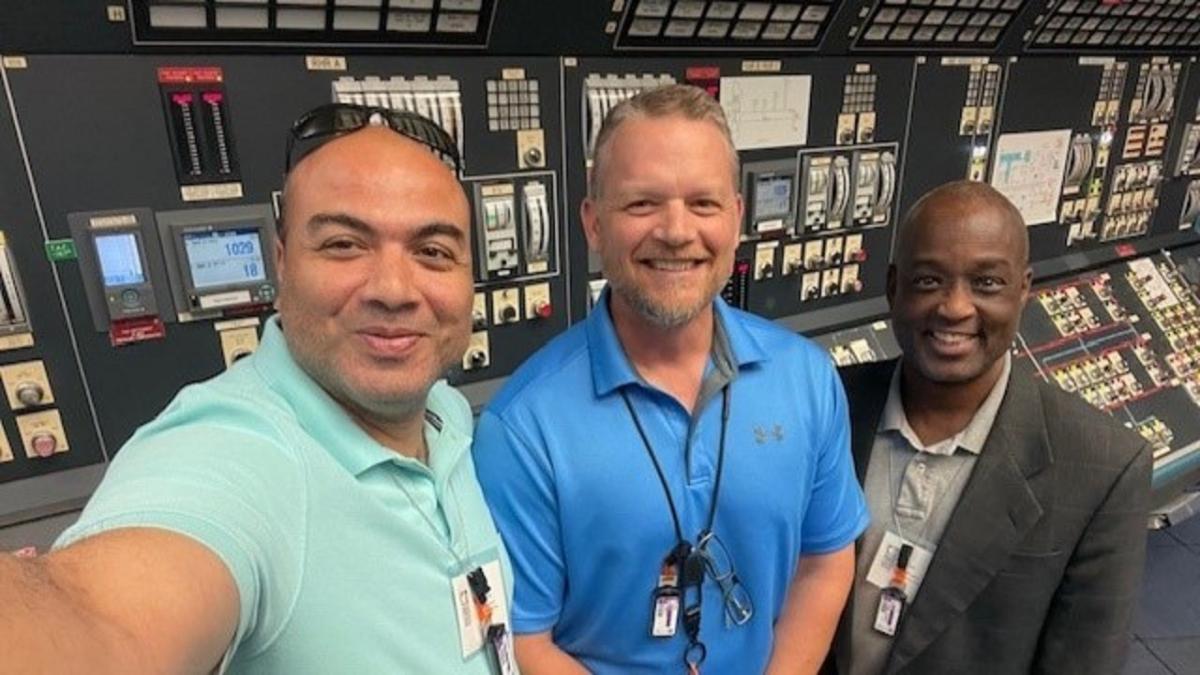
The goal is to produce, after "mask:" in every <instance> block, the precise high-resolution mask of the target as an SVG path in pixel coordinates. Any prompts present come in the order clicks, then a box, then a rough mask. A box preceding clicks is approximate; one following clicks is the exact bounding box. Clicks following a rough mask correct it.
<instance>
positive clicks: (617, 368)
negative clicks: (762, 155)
mask: <svg viewBox="0 0 1200 675" xmlns="http://www.w3.org/2000/svg"><path fill="white" fill-rule="evenodd" d="M605 297H607V296H605ZM714 306H715V308H716V318H717V320H718V321H719V322H720V326H721V328H722V329H723V330H722V332H723V334H724V336H723V337H724V341H725V342H726V343H727V344H728V347H729V350H728V351H729V356H730V360H731V362H732V365H733V368H734V372H733V374H732V377H733V379H732V381H731V383H730V385H729V386H730V410H729V412H730V418H729V421H728V429H727V434H728V437H727V441H726V456H725V466H724V475H723V478H722V484H721V496H720V501H719V502H718V505H719V508H718V509H717V514H716V520H715V524H714V527H713V530H714V532H715V533H716V535H717V537H719V538H720V540H721V541H722V542H723V543H724V545H725V547H726V548H727V549H728V551H729V553H730V556H731V558H732V560H733V564H734V567H735V568H736V571H737V574H738V576H739V577H740V578H741V580H742V582H743V584H744V586H745V588H746V590H747V591H748V592H749V594H750V596H751V598H752V600H753V604H754V616H753V618H752V619H751V620H750V621H749V623H747V624H745V625H743V626H729V625H727V624H726V621H725V616H724V613H723V605H722V601H721V593H720V591H719V590H718V588H717V586H716V584H715V583H714V582H713V581H712V580H711V579H709V580H708V581H706V582H705V586H704V593H703V609H702V627H701V640H702V641H703V642H704V643H705V644H706V645H707V647H708V660H707V661H706V662H705V664H704V668H703V670H704V672H711V673H719V674H721V673H757V672H762V670H763V668H764V667H765V666H766V664H767V661H768V659H769V657H770V653H771V646H772V640H773V630H774V624H775V621H776V619H777V618H778V617H779V614H780V612H781V610H782V607H783V603H784V599H785V597H786V595H787V590H788V585H789V583H790V582H791V581H792V578H793V575H794V574H795V570H796V565H797V562H798V559H799V558H800V556H802V555H807V554H818V553H827V552H831V551H835V550H838V549H841V548H842V547H844V546H846V545H848V544H850V543H851V542H853V541H854V540H855V538H856V537H857V536H858V535H859V533H861V532H862V531H863V529H864V528H865V527H866V524H867V510H866V506H865V503H864V500H863V496H862V491H861V489H860V488H859V485H858V483H857V481H856V479H855V476H854V470H853V465H852V461H851V458H850V451H849V433H848V419H847V412H846V401H845V394H844V393H843V391H842V387H841V383H840V381H839V379H838V377H837V374H836V372H835V371H834V368H833V365H832V363H831V362H830V359H829V357H828V356H827V355H826V354H825V352H824V351H823V350H821V349H820V348H819V347H817V346H816V345H814V344H813V343H812V342H809V341H808V340H805V339H803V338H800V337H798V336H796V335H794V334H792V333H790V332H788V331H786V330H784V329H782V328H780V327H779V326H777V325H775V324H773V323H771V322H768V321H766V320H764V319H761V318H759V317H756V316H753V315H750V314H747V313H744V312H740V311H737V310H734V309H731V308H729V307H727V306H726V305H725V304H724V303H723V302H721V301H720V300H717V301H716V302H715V305H714ZM598 307H599V308H600V309H598V310H597V311H595V312H593V313H592V314H591V315H590V316H589V317H588V319H587V320H586V321H584V322H582V323H580V324H578V325H576V326H574V327H573V328H571V329H570V330H569V331H567V332H566V333H564V334H563V335H561V336H559V337H558V338H556V339H555V340H554V341H552V342H551V343H550V344H549V345H547V346H546V347H544V348H543V349H542V350H541V351H539V352H538V353H537V354H535V355H534V356H533V357H532V358H531V359H529V360H528V361H527V362H526V363H525V364H524V365H523V366H522V367H521V368H520V369H519V370H518V371H517V372H516V373H515V374H514V375H513V376H512V377H511V378H509V380H508V382H507V384H506V385H505V387H504V388H503V389H502V390H501V391H500V393H499V394H498V395H497V396H496V397H495V398H494V399H493V400H492V401H491V403H490V404H489V405H488V407H487V408H486V410H485V411H484V412H483V415H482V416H481V417H480V420H479V423H478V425H477V427H476V432H475V444H474V455H475V465H476V471H477V473H478V476H479V479H480V482H481V484H482V485H483V490H484V495H485V496H486V497H487V500H488V504H489V506H491V508H492V514H493V516H494V517H495V519H496V523H497V526H498V527H499V528H500V532H501V534H502V536H503V537H504V540H505V542H506V544H507V547H508V551H509V554H510V555H511V557H512V561H513V567H514V570H515V575H516V598H515V607H514V627H515V629H516V631H517V632H518V633H537V632H542V631H551V632H552V635H553V639H554V642H555V643H556V644H557V645H558V646H559V647H561V648H562V649H564V650H565V651H567V652H568V653H570V654H572V655H573V656H574V657H575V658H577V659H579V660H581V661H582V662H583V663H584V664H585V665H586V666H587V667H588V668H590V669H591V670H592V671H593V672H596V673H602V674H603V673H614V674H615V673H625V674H628V673H646V674H650V673H655V674H657V673H664V672H679V670H680V668H681V667H682V661H681V658H682V654H683V650H684V647H685V645H686V638H685V637H684V635H683V630H682V629H680V630H679V631H678V634H676V635H675V636H674V637H673V638H653V637H650V626H651V604H652V594H653V591H654V588H655V586H656V585H657V581H658V572H659V569H660V566H661V565H662V562H663V559H664V557H665V556H666V555H667V553H668V551H669V550H670V549H671V547H672V545H673V544H674V542H675V535H674V529H673V526H672V521H671V516H670V514H669V511H668V507H667V502H666V498H665V496H664V494H663V489H662V487H661V485H660V483H659V479H658V477H657V475H656V473H655V471H654V468H653V465H652V464H651V461H650V459H649V457H648V456H647V454H646V450H645V447H644V445H643V443H642V440H641V438H640V437H639V436H638V433H637V430H636V428H635V427H634V424H633V420H632V419H631V416H630V414H629V411H628V410H627V409H626V407H625V404H624V402H623V401H622V396H621V392H622V391H623V392H625V394H626V395H627V396H628V398H629V400H630V402H631V403H632V405H633V407H634V409H635V411H636V413H637V415H638V417H639V418H640V420H641V423H642V425H643V426H644V428H645V431H646V433H647V435H648V437H649V440H650V444H651V445H652V446H653V449H654V452H655V453H656V455H657V457H658V461H659V463H660V464H661V465H662V468H663V471H664V473H665V475H666V478H667V481H668V483H669V485H670V489H671V493H672V495H673V497H674V500H675V504H676V506H677V508H678V509H679V518H680V520H681V521H682V525H683V531H684V534H685V536H687V537H689V538H693V539H694V537H695V536H696V534H697V533H698V532H699V531H700V530H701V529H703V527H704V526H705V524H706V519H707V515H708V508H709V504H710V500H711V499H712V495H713V479H714V472H715V469H716V460H717V449H718V441H719V435H720V429H721V396H720V395H713V396H709V397H707V398H706V399H705V400H704V402H703V403H702V404H701V405H700V406H699V407H698V409H697V411H696V414H695V416H694V417H693V416H692V415H690V414H689V413H688V411H687V410H686V409H684V408H683V406H681V405H680V404H679V403H678V402H677V401H676V400H675V399H674V398H672V397H671V396H669V395H668V394H666V393H664V392H662V391H661V390H659V389H656V388H654V387H652V386H650V385H648V384H647V383H646V382H644V381H643V380H642V379H641V378H640V377H639V376H638V375H637V373H636V372H635V371H634V369H633V367H632V366H631V364H630V363H629V360H628V359H627V358H626V356H625V353H624V351H623V349H622V347H621V345H620V343H619V342H618V340H617V335H616V332H615V329H614V327H613V323H612V319H611V317H610V315H609V312H608V309H607V307H608V303H607V302H604V303H601V304H599V305H598ZM712 369H713V366H712V365H711V364H710V371H711V370H712ZM801 639H803V636H801Z"/></svg>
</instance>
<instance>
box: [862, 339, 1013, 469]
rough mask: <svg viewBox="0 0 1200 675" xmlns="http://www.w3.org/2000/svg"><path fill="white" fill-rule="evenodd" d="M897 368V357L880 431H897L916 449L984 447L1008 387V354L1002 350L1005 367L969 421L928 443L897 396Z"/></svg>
mask: <svg viewBox="0 0 1200 675" xmlns="http://www.w3.org/2000/svg"><path fill="white" fill-rule="evenodd" d="M900 371H901V361H897V362H896V369H895V370H894V371H893V372H892V382H891V386H890V387H889V388H888V397H887V402H886V403H884V406H883V415H882V416H881V417H880V418H879V430H880V431H895V432H898V433H899V434H900V435H901V436H902V437H903V438H904V440H906V441H908V443H909V445H911V446H912V447H913V449H915V450H917V451H918V452H927V453H930V454H934V455H952V454H954V452H955V451H956V450H958V449H959V448H962V449H963V450H966V451H967V452H970V453H972V454H975V455H978V454H979V453H980V452H982V451H983V445H984V443H985V442H987V437H988V434H990V433H991V431H992V424H993V423H994V422H995V421H996V414H997V413H998V412H999V411H1000V403H1001V402H1002V401H1003V400H1004V393H1005V392H1006V391H1008V376H1009V374H1010V373H1011V372H1012V355H1011V354H1009V353H1008V352H1007V351H1005V353H1004V367H1003V370H1001V372H1000V379H999V380H997V381H996V384H994V385H992V390H991V391H990V392H988V395H987V398H985V399H983V403H982V404H980V406H979V409H978V410H976V411H975V414H974V415H972V416H971V421H970V422H968V423H967V426H966V427H964V428H963V430H962V431H960V432H958V433H957V434H955V435H954V436H951V437H950V438H947V439H945V440H941V441H938V442H936V443H931V444H930V445H924V444H922V443H921V440H920V439H919V438H918V437H917V434H916V432H915V431H913V429H912V426H910V425H909V423H908V415H906V414H905V413H904V405H903V403H902V402H901V398H900Z"/></svg>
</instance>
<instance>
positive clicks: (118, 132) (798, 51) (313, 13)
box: [0, 0, 1200, 525]
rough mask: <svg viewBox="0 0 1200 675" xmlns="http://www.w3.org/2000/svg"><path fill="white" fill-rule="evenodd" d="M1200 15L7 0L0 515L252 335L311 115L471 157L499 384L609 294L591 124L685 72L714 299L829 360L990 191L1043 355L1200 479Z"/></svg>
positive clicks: (480, 300)
mask: <svg viewBox="0 0 1200 675" xmlns="http://www.w3.org/2000/svg"><path fill="white" fill-rule="evenodd" d="M1198 50H1200V7H1198V6H1197V5H1196V3H1194V2H1191V1H1190V0H1139V1H1138V2H1131V1H1113V0H1089V1H1085V0H845V1H843V2H834V1H832V0H770V1H767V0H761V1H759V0H737V1H722V0H613V1H606V2H587V3H575V4H573V6H572V10H571V11H570V12H553V11H549V10H548V9H547V5H546V3H545V2H544V1H543V0H374V1H372V0H170V1H166V0H11V1H10V2H5V3H3V4H2V5H0V76H2V78H3V87H4V92H3V93H4V100H3V101H2V102H0V103H2V104H0V383H2V384H3V390H4V399H5V401H6V402H7V409H5V408H4V405H3V404H0V525H3V524H4V523H6V522H12V521H15V520H20V519H25V518H30V517H35V516H37V515H40V514H43V513H49V512H52V511H54V510H56V509H61V508H64V505H68V504H72V505H73V504H77V503H78V502H79V500H80V499H82V498H83V497H86V495H87V494H88V493H89V492H90V490H91V489H92V487H94V485H95V483H96V481H97V479H98V477H99V476H100V475H101V473H102V472H103V470H104V467H105V465H106V463H107V461H108V460H109V459H110V458H111V457H112V456H113V454H114V453H115V452H116V451H117V450H118V449H119V448H120V446H121V444H122V443H123V442H124V441H125V440H127V439H128V438H129V436H130V435H131V434H132V433H133V431H134V430H135V429H136V428H137V427H138V426H139V425H141V424H143V423H145V422H146V421H148V420H149V419H150V418H152V417H153V416H154V415H155V414H156V413H157V412H158V411H159V410H160V409H161V408H162V407H163V406H164V405H165V404H166V403H167V402H168V401H169V400H170V399H171V397H173V396H174V395H175V394H176V393H177V392H178V391H179V389H180V388H181V387H183V386H185V385H186V384H188V383H191V382H196V381H199V380H202V379H204V378H207V377H210V376H212V375H214V374H216V373H219V372H221V370H222V369H224V368H226V367H228V366H229V365H230V364H232V363H233V362H235V361H236V360H238V359H240V358H242V357H244V356H245V355H247V354H249V353H251V352H252V351H253V350H254V349H255V348H256V346H257V344H258V340H259V337H260V335H261V331H262V326H263V321H264V320H265V319H266V317H268V316H269V315H270V313H271V311H272V305H273V303H274V302H275V299H276V295H277V293H278V288H277V278H276V272H275V269H274V246H275V241H276V237H277V231H278V227H279V223H278V217H279V213H278V208H279V191H280V189H281V187H282V178H283V177H282V175H281V170H282V168H283V154H284V142H285V132H286V129H287V126H288V124H289V123H290V122H291V120H292V119H294V118H295V117H296V116H297V115H298V114H299V113H300V112H302V111H304V110H306V109H308V108H311V107H314V106H316V105H318V104H321V103H326V102H331V101H342V102H355V103H362V104H366V105H372V106H379V107H383V108H389V109H394V110H408V111H412V112H416V113H418V114H421V115H423V116H425V117H428V118H429V119H431V120H433V121H434V122H435V123H436V124H438V125H440V126H441V127H442V128H443V129H444V130H445V131H446V132H447V134H448V135H449V136H450V137H451V138H452V139H454V141H455V142H456V143H457V145H458V147H459V150H460V152H461V154H462V157H463V158H464V162H463V170H462V181H463V184H464V186H465V189H466V192H467V195H468V198H469V201H470V204H471V208H472V216H473V235H474V236H473V242H472V245H473V252H474V270H473V272H474V280H475V300H474V311H473V320H474V321H473V323H474V326H473V330H472V336H471V340H470V347H469V348H468V350H467V352H466V354H465V355H464V356H463V360H462V363H461V364H458V366H457V367H456V368H455V369H454V370H453V372H451V373H449V378H450V380H451V381H452V382H454V383H455V384H456V385H459V386H460V387H462V389H463V391H464V392H465V393H466V394H467V396H468V397H469V398H470V399H471V401H472V403H473V404H475V405H476V406H479V405H482V404H483V403H484V402H486V400H487V399H488V397H489V396H490V395H491V394H492V393H493V392H494V391H495V390H496V389H497V387H498V386H499V385H500V384H501V383H502V382H503V380H504V378H505V377H506V376H507V375H508V374H510V373H511V372H512V371H513V370H514V369H515V368H516V367H517V365H518V364H519V363H521V361H523V360H524V359H525V358H526V357H527V356H528V355H530V354H531V353H532V352H533V351H535V350H536V349H538V348H539V347H541V346H542V345H544V344H545V343H546V342H547V341H548V340H550V339H551V338H553V337H554V336H555V335H558V334H559V333H561V332H562V331H564V330H566V329H567V328H568V327H569V326H570V325H571V324H573V323H576V322H578V321H580V320H582V319H583V318H585V317H586V316H587V315H588V313H589V312H590V311H592V309H593V305H594V303H595V302H596V300H597V299H598V298H599V297H600V294H601V292H602V290H603V288H604V284H605V280H604V278H603V274H602V271H601V269H600V264H599V261H598V260H597V259H596V258H595V257H594V256H593V255H591V254H589V252H588V250H587V246H586V242H585V240H584V237H583V233H582V228H581V224H580V222H579V216H578V208H579V203H580V201H581V200H582V199H583V197H584V196H585V195H586V185H587V180H588V175H589V172H590V170H591V166H592V153H593V145H594V142H595V137H596V134H597V132H598V131H599V127H600V122H601V120H602V119H603V117H604V115H605V114H606V113H607V112H608V111H609V110H611V109H612V107H613V106H615V105H617V104H618V103H619V102H620V101H622V100H625V99H626V98H628V97H630V96H633V95H635V94H636V93H637V92H639V91H642V90H644V89H647V88H651V87H656V86H659V85H661V84H664V83H670V82H686V83H691V84H695V85H697V86H699V87H702V88H704V89H705V90H707V91H708V92H709V93H711V94H712V95H713V96H714V97H715V98H716V99H717V100H718V101H719V102H720V103H721V105H722V106H723V108H724V109H725V111H726V113H727V116H728V118H729V120H730V125H731V129H732V132H733V136H734V141H735V145H736V147H737V149H738V152H739V155H740V158H741V161H742V169H741V176H740V180H741V187H742V191H743V196H744V199H745V203H746V212H745V218H744V221H743V222H742V223H741V224H740V227H741V233H740V236H741V241H740V244H739V246H738V250H737V255H736V259H735V263H734V268H733V270H732V275H731V278H730V281H729V283H728V284H727V286H726V287H725V288H724V289H723V292H722V295H723V297H724V298H725V299H726V301H728V302H729V303H730V304H733V305H735V306H738V307H741V308H744V309H746V310H748V311H751V312H754V313H757V314H760V315H763V316H766V317H769V318H771V319H773V320H776V321H778V322H780V323H781V324H782V325H784V326H786V327H788V328H790V329H792V330H796V331H798V332H803V333H806V334H808V335H813V336H816V337H817V338H818V340H819V341H821V342H822V344H824V345H825V346H826V347H827V348H828V349H829V350H830V354H831V356H832V358H833V359H834V360H835V361H836V362H837V363H839V364H843V365H846V364H852V363H857V362H864V361H871V360H877V359H881V358H890V357H893V356H895V355H897V354H898V353H899V347H898V346H897V345H896V341H895V338H894V336H893V335H892V334H891V330H890V328H889V326H888V324H887V322H886V320H885V316H886V311H887V303H886V299H885V288H886V278H887V268H888V261H889V259H890V257H891V249H892V242H893V239H894V234H895V230H896V226H897V223H898V222H899V220H900V219H901V218H902V216H903V214H904V212H905V210H906V209H907V208H908V207H910V206H911V205H912V203H913V202H914V201H915V200H916V199H917V198H918V197H919V196H920V195H921V194H922V193H923V192H925V191H926V190H928V189H930V188H932V187H934V186H936V185H938V184H941V183H944V182H946V181H950V180H956V179H970V180H976V181H987V182H989V183H991V184H992V185H994V186H996V187H997V188H998V189H1000V190H1001V191H1003V192H1004V193H1005V194H1007V195H1008V196H1009V197H1010V199H1012V200H1013V202H1014V203H1015V204H1016V205H1017V206H1018V208H1019V209H1020V210H1021V212H1022V214H1023V215H1024V217H1025V219H1026V221H1027V223H1028V225H1029V234H1030V238H1031V241H1032V259H1033V263H1034V271H1035V275H1036V279H1037V284H1038V286H1037V289H1036V292H1035V293H1034V296H1033V297H1032V299H1031V301H1030V304H1029V309H1028V311H1027V314H1026V318H1025V324H1024V325H1023V326H1022V330H1021V339H1020V341H1019V344H1018V345H1016V349H1017V354H1018V357H1019V358H1018V360H1019V361H1020V362H1021V364H1022V366H1021V367H1022V368H1028V372H1029V375H1030V376H1039V377H1043V378H1045V379H1047V380H1048V381H1051V382H1054V383H1056V384H1057V385H1059V386H1061V387H1063V388H1064V389H1067V390H1069V391H1072V392H1074V393H1076V394H1078V395H1080V396H1081V397H1083V398H1084V399H1086V400H1088V401H1089V402H1091V403H1092V404H1093V405H1095V406H1096V407H1097V408H1099V409H1101V410H1104V411H1105V412H1107V413H1108V414H1110V415H1112V416H1113V417H1114V418H1116V419H1118V420H1119V421H1121V422H1122V423H1125V424H1127V425H1129V426H1130V427H1131V428H1134V429H1136V430H1137V431H1138V432H1139V433H1141V434H1142V435H1143V436H1145V437H1146V438H1147V439H1149V440H1150V441H1151V442H1152V443H1154V444H1155V447H1156V453H1157V454H1156V469H1157V472H1156V478H1155V485H1156V489H1158V490H1159V491H1160V496H1161V497H1162V498H1163V499H1167V498H1169V497H1171V496H1173V495H1174V494H1177V493H1178V492H1179V490H1181V489H1182V488H1183V487H1184V486H1185V485H1186V484H1188V483H1189V482H1194V481H1195V479H1196V478H1197V477H1198V475H1200V414H1198V413H1200V381H1198V380H1197V379H1196V378H1197V372H1198V370H1200V352H1197V349H1198V347H1197V341H1198V340H1200V336H1198V335H1197V331H1198V330H1200V324H1198V323H1197V321H1200V319H1197V314H1196V312H1197V308H1198V307H1200V303H1198V302H1197V301H1196V297H1197V295H1196V293H1197V287H1198V286H1200V253H1198V250H1200V244H1198V243H1200V234H1198V232H1200V67H1198V66H1197V63H1196V54H1197V53H1198Z"/></svg>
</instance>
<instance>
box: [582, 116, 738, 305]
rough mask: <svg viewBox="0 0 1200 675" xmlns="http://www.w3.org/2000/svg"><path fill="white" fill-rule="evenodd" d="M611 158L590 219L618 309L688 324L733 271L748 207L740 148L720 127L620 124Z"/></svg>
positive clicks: (591, 240) (641, 119) (587, 225)
mask: <svg viewBox="0 0 1200 675" xmlns="http://www.w3.org/2000/svg"><path fill="white" fill-rule="evenodd" d="M604 152H605V153H606V154H605V157H604V159H605V161H604V162H603V165H602V167H603V168H602V169H601V171H602V173H601V174H600V175H597V176H596V177H595V180H596V185H597V188H598V189H597V190H596V194H595V195H593V196H591V197H589V198H588V199H587V200H585V201H584V203H583V208H582V217H583V225H584V232H585V234H586V235H587V240H588V246H589V247H590V248H591V249H592V250H593V251H595V252H596V253H598V254H599V256H600V258H601V260H602V261H603V264H604V275H605V277H607V279H608V283H609V285H610V287H611V288H612V302H613V306H612V309H613V311H614V312H622V313H627V314H631V315H632V314H636V315H637V316H639V317H640V318H641V319H644V320H646V321H649V322H650V323H652V324H653V325H656V326H659V327H663V328H674V327H677V326H681V325H683V324H686V323H688V322H689V321H691V320H693V319H695V318H696V317H698V316H700V315H701V314H702V313H703V312H705V311H706V310H708V309H709V308H710V307H711V303H712V301H713V298H714V297H716V294H717V292H718V291H719V290H720V289H721V287H722V286H723V285H724V284H725V281H726V280H727V279H728V278H729V274H730V272H731V271H732V269H733V256H734V252H735V250H736V248H737V243H738V231H739V225H740V223H741V220H742V198H741V195H740V194H738V191H737V187H736V186H735V185H734V179H733V176H732V175H731V173H730V170H729V167H730V165H731V159H730V153H731V152H732V149H731V148H730V147H729V144H728V142H727V141H726V140H725V137H724V136H723V135H722V133H721V132H720V130H719V129H718V128H717V127H716V125H714V124H713V123H712V122H709V121H706V120H691V119H687V118H686V117H683V116H680V115H667V116H663V117H645V116H636V117H632V118H630V119H628V120H626V121H624V122H621V124H620V126H618V127H617V128H616V130H615V131H614V132H613V135H612V138H611V140H610V141H609V143H608V144H607V146H606V147H605V150H604Z"/></svg>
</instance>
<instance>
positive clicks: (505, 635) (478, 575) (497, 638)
mask: <svg viewBox="0 0 1200 675" xmlns="http://www.w3.org/2000/svg"><path fill="white" fill-rule="evenodd" d="M467 584H468V585H469V586H470V588H471V597H472V599H473V600H474V604H475V616H476V618H477V619H478V621H479V626H480V627H481V628H482V629H483V636H484V638H485V639H486V641H487V646H488V651H489V652H490V654H491V659H492V661H493V663H494V664H495V666H496V672H498V673H500V675H516V672H517V669H516V662H515V659H514V658H513V649H512V634H511V633H509V632H508V626H507V625H506V624H505V623H504V622H503V621H495V620H494V617H493V613H492V605H491V603H490V602H488V596H489V595H490V593H491V591H492V588H491V585H490V584H489V583H488V579H487V575H486V574H485V573H484V571H483V568H482V567H476V568H475V569H473V570H471V571H470V572H468V573H467Z"/></svg>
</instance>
